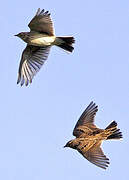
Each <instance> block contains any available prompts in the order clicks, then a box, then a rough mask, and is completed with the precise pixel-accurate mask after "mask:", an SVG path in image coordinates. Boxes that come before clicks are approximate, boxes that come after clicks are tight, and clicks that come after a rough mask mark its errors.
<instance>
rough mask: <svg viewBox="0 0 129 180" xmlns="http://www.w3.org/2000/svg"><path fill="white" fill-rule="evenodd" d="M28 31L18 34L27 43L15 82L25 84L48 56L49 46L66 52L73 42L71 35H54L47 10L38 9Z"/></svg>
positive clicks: (70, 49)
mask: <svg viewBox="0 0 129 180" xmlns="http://www.w3.org/2000/svg"><path fill="white" fill-rule="evenodd" d="M28 26H29V28H30V32H21V33H19V34H17V35H15V36H18V37H19V38H21V39H22V40H23V41H25V42H26V43H27V46H26V48H25V49H24V51H23V53H22V57H21V62H20V66H19V72H18V80H17V84H18V83H21V86H22V85H23V84H24V83H25V85H26V86H27V85H28V84H29V83H31V82H32V79H33V77H34V76H35V75H36V73H37V72H38V71H39V70H40V68H41V67H42V65H43V64H44V62H45V61H46V59H47V58H48V55H49V51H50V48H51V46H53V45H56V46H58V47H60V48H62V49H64V50H65V51H67V52H72V51H73V49H74V48H73V46H72V44H73V43H74V42H75V40H74V37H72V36H63V37H56V36H55V33H54V27H53V22H52V20H51V17H50V13H49V12H48V11H45V10H44V9H43V10H40V8H39V9H38V11H37V13H36V15H35V16H34V18H33V19H32V20H31V21H30V23H29V24H28Z"/></svg>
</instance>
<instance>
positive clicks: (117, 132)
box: [105, 121, 122, 139]
mask: <svg viewBox="0 0 129 180" xmlns="http://www.w3.org/2000/svg"><path fill="white" fill-rule="evenodd" d="M105 130H107V131H109V132H110V133H109V134H110V135H109V136H107V139H121V138H122V132H120V129H117V123H116V122H115V121H113V122H111V124H109V125H108V126H107V127H106V129H105ZM111 132H112V133H111Z"/></svg>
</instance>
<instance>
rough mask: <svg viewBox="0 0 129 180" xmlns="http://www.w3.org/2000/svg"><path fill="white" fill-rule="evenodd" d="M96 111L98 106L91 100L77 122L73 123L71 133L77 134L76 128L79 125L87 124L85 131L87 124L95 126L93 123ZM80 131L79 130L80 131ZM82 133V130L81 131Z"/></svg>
mask: <svg viewBox="0 0 129 180" xmlns="http://www.w3.org/2000/svg"><path fill="white" fill-rule="evenodd" d="M97 111H98V106H96V104H95V103H93V101H92V102H91V103H90V104H89V105H88V107H87V108H86V109H85V111H84V112H83V113H82V115H81V116H80V118H79V120H78V122H77V124H76V125H75V128H74V130H73V135H74V136H78V133H79V132H78V129H79V127H81V126H87V129H86V128H84V129H86V130H87V131H88V125H89V124H91V127H93V128H94V127H96V126H95V125H94V124H93V123H94V117H95V115H96V112H97ZM89 130H90V129H89ZM80 133H81V132H80ZM82 133H83V132H82Z"/></svg>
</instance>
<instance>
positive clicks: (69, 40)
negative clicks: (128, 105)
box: [55, 36, 75, 52]
mask: <svg viewBox="0 0 129 180" xmlns="http://www.w3.org/2000/svg"><path fill="white" fill-rule="evenodd" d="M73 43H75V39H74V37H72V36H66V37H56V40H55V45H56V46H59V47H60V48H62V49H64V50H66V51H68V52H72V51H73V50H74V47H73V46H72V44H73Z"/></svg>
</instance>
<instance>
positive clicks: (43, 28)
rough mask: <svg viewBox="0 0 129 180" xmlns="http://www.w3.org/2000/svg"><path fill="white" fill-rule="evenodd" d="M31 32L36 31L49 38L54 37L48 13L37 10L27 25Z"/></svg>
mask: <svg viewBox="0 0 129 180" xmlns="http://www.w3.org/2000/svg"><path fill="white" fill-rule="evenodd" d="M28 26H29V28H30V29H31V31H38V32H41V33H46V34H48V35H50V36H53V35H54V28H53V23H52V20H51V17H50V13H49V12H48V11H44V9H43V10H42V11H40V8H39V9H38V10H37V13H36V15H35V16H34V18H33V19H32V20H31V21H30V23H29V24H28Z"/></svg>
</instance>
